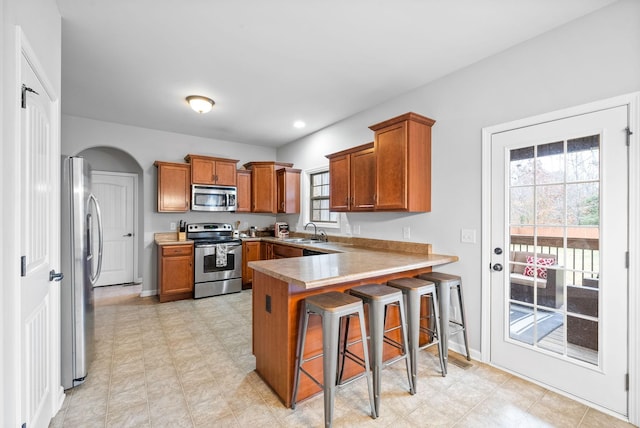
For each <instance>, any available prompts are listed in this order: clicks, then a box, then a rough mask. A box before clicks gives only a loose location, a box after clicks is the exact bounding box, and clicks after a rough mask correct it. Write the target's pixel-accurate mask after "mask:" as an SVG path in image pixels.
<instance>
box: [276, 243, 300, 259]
mask: <svg viewBox="0 0 640 428" xmlns="http://www.w3.org/2000/svg"><path fill="white" fill-rule="evenodd" d="M289 257H302V248H297V247H291V246H289V245H281V244H273V257H272V258H274V259H286V258H289Z"/></svg>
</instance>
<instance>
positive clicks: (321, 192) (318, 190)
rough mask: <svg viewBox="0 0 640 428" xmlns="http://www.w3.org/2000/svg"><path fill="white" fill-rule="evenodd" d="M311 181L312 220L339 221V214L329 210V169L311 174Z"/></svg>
mask: <svg viewBox="0 0 640 428" xmlns="http://www.w3.org/2000/svg"><path fill="white" fill-rule="evenodd" d="M309 183H310V191H309V195H310V196H309V206H310V207H311V209H310V215H309V218H310V220H311V221H312V222H314V223H316V222H318V223H337V221H338V214H337V213H332V212H331V211H329V171H321V172H316V173H313V174H311V175H310V176H309Z"/></svg>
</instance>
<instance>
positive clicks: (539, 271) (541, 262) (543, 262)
mask: <svg viewBox="0 0 640 428" xmlns="http://www.w3.org/2000/svg"><path fill="white" fill-rule="evenodd" d="M534 260H535V264H536V266H537V268H536V267H534V265H533V262H534ZM555 262H556V259H553V258H544V257H540V258H538V259H535V258H534V257H533V256H527V266H525V268H524V275H525V276H536V277H538V278H541V279H547V268H544V267H541V266H551V265H552V264H554V263H555ZM534 274H535V275H534Z"/></svg>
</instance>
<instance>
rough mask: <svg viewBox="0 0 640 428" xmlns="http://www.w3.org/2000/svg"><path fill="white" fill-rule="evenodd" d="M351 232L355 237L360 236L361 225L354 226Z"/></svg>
mask: <svg viewBox="0 0 640 428" xmlns="http://www.w3.org/2000/svg"><path fill="white" fill-rule="evenodd" d="M351 231H352V232H353V234H354V235H360V225H359V224H354V225H353V227H352V228H351Z"/></svg>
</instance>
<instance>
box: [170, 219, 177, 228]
mask: <svg viewBox="0 0 640 428" xmlns="http://www.w3.org/2000/svg"><path fill="white" fill-rule="evenodd" d="M169 230H176V222H175V221H172V222H171V223H169Z"/></svg>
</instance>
